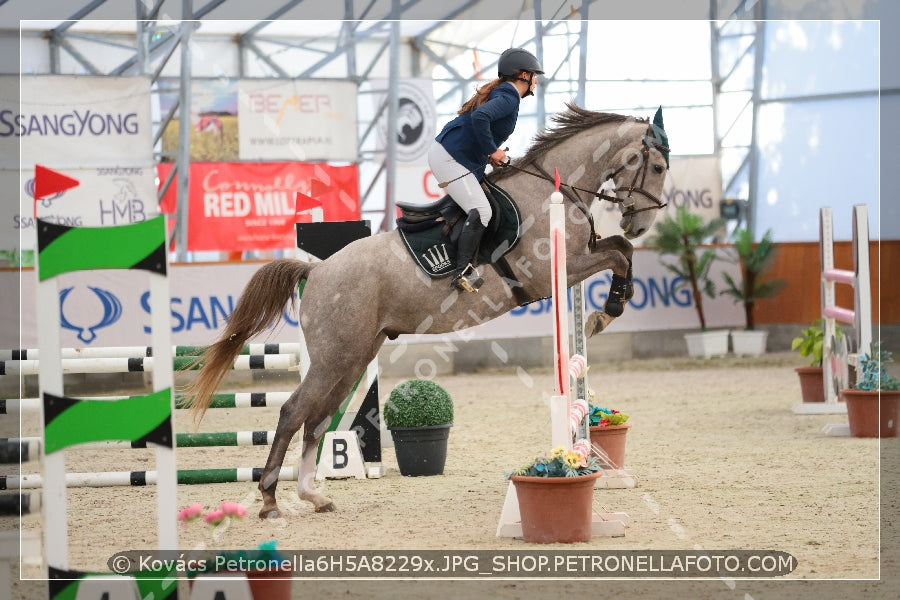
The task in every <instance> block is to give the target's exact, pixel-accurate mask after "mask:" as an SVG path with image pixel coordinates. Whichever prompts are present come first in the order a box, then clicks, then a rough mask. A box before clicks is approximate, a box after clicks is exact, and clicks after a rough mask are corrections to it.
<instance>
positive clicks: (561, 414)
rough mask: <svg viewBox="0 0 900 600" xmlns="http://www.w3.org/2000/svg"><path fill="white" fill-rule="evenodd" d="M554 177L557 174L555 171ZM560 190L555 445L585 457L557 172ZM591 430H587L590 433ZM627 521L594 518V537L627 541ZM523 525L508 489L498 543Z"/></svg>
mask: <svg viewBox="0 0 900 600" xmlns="http://www.w3.org/2000/svg"><path fill="white" fill-rule="evenodd" d="M554 171H555V170H554ZM555 180H556V189H555V191H554V192H553V193H552V194H550V279H551V294H552V298H553V376H554V395H553V396H551V397H550V441H551V445H552V447H553V448H556V447H558V446H562V447H564V448H566V449H568V450H573V451H574V452H577V453H578V454H581V455H582V456H583V457H587V456H588V454H589V453H590V451H591V444H590V441H588V440H585V439H579V440H577V441H574V442H573V438H574V435H573V432H574V431H576V430H577V429H578V426H579V424H580V423H581V422H582V420H584V419H586V418H587V417H588V414H587V413H588V403H587V401H586V400H585V399H584V398H579V399H577V400H575V401H574V402H573V401H572V400H571V393H570V392H571V380H577V379H578V378H579V377H583V376H584V373H585V372H586V371H587V359H585V357H584V356H582V355H580V354H575V355H574V356H572V357H571V358H570V357H569V306H568V305H569V303H568V274H567V272H566V212H565V207H564V206H563V195H562V194H561V193H560V191H559V185H560V181H559V172H558V171H555ZM585 430H586V428H585ZM627 521H628V515H626V514H625V513H604V514H602V515H600V514H597V513H594V520H593V525H592V529H593V533H594V534H596V535H609V536H623V535H625V523H626V522H627ZM521 536H522V523H521V517H520V515H519V504H518V498H517V496H516V488H515V486H514V485H513V484H512V482H510V483H509V487H508V488H507V491H506V501H505V502H504V504H503V511H502V512H501V514H500V523H499V525H498V526H497V537H521Z"/></svg>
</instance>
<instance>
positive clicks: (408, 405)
mask: <svg viewBox="0 0 900 600" xmlns="http://www.w3.org/2000/svg"><path fill="white" fill-rule="evenodd" d="M383 413H384V423H385V425H386V426H387V428H388V430H389V431H390V432H391V438H393V440H394V451H395V453H396V455H397V465H398V466H399V467H400V474H401V475H404V476H407V477H415V476H419V475H442V474H443V473H444V462H445V461H446V459H447V440H448V438H449V437H450V427H452V426H453V400H452V399H451V398H450V394H448V393H447V391H446V390H445V389H444V388H442V387H441V386H439V385H438V384H436V383H434V382H433V381H429V380H427V379H411V380H409V381H404V382H403V383H400V384H398V385H397V387H395V388H394V389H393V390H392V391H391V394H390V396H389V397H388V399H387V402H385V404H384V411H383Z"/></svg>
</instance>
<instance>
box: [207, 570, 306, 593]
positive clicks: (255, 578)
mask: <svg viewBox="0 0 900 600" xmlns="http://www.w3.org/2000/svg"><path fill="white" fill-rule="evenodd" d="M239 573H243V574H244V576H245V577H246V578H247V584H248V585H249V586H250V595H251V596H252V597H253V600H291V582H292V581H293V579H292V577H293V572H292V571H290V570H280V569H272V570H249V571H228V572H223V573H221V574H219V575H221V576H223V577H224V576H234V575H238V574H239ZM209 575H210V576H211V577H215V576H216V575H217V574H216V573H210V574H209ZM194 581H195V579H193V578H192V579H191V580H190V588H191V589H193V588H194ZM216 597H217V598H218V597H219V595H216Z"/></svg>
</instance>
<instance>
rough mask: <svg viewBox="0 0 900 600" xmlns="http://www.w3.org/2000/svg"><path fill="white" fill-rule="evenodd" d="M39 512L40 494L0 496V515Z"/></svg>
mask: <svg viewBox="0 0 900 600" xmlns="http://www.w3.org/2000/svg"><path fill="white" fill-rule="evenodd" d="M40 510H41V495H40V494H29V493H25V494H0V515H20V514H21V515H27V514H31V513H37V512H40Z"/></svg>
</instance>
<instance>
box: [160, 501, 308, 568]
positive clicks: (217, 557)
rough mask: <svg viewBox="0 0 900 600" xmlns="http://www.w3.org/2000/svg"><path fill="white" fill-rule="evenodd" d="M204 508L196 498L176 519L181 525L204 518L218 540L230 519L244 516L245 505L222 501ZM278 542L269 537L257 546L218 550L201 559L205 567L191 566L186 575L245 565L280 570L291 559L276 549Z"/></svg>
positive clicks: (245, 511) (240, 518)
mask: <svg viewBox="0 0 900 600" xmlns="http://www.w3.org/2000/svg"><path fill="white" fill-rule="evenodd" d="M203 511H204V507H203V505H202V504H200V503H199V502H198V503H195V504H192V505H190V506H188V507H186V508H183V509H181V510H180V511H178V520H179V521H181V524H182V526H183V527H188V523H190V522H192V521H200V520H203V521H204V522H206V523H208V524H209V525H210V526H211V527H212V531H213V539H214V540H216V541H219V539H220V537H221V534H222V533H223V532H224V530H227V528H228V526H229V525H230V523H231V521H233V520H243V519H244V517H246V516H247V509H246V507H244V505H243V504H240V503H238V502H222V503H221V504H220V505H219V508H217V509H215V510H210V511H209V512H207V513H205V514H204V512H203ZM277 545H278V541H277V540H270V541H268V542H264V543H262V544H260V545H259V547H258V548H257V549H256V550H228V551H224V550H223V551H218V552H216V553H215V554H214V555H213V556H212V557H211V560H210V561H208V562H206V563H204V565H203V566H204V568H201V569H197V570H193V571H191V572H189V573H188V576H189V577H194V576H196V575H198V574H200V573H210V572H215V571H236V570H247V569H246V568H245V566H249V567H250V569H252V570H258V571H265V570H271V571H280V570H282V569H284V568H285V565H286V564H290V561H289V560H288V559H286V558H285V557H284V555H282V554H281V553H280V552H278V550H277V549H276V546H277Z"/></svg>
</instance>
